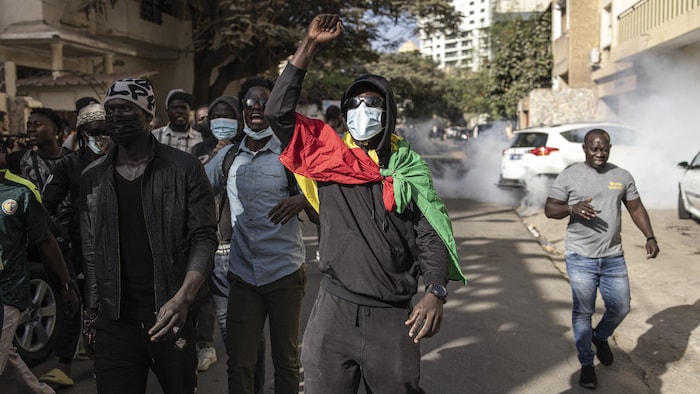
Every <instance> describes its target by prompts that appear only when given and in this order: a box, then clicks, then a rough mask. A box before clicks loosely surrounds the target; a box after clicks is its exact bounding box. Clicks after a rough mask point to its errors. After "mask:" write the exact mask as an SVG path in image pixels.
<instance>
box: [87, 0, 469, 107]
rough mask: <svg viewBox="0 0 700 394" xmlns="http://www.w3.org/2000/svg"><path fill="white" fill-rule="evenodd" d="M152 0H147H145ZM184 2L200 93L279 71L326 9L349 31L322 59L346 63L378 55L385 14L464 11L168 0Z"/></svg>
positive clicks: (330, 64)
mask: <svg viewBox="0 0 700 394" xmlns="http://www.w3.org/2000/svg"><path fill="white" fill-rule="evenodd" d="M115 1H125V0H83V5H82V10H83V11H87V10H88V9H89V8H93V9H95V10H96V11H98V12H102V13H105V14H106V15H107V16H108V15H109V8H110V7H108V6H107V5H108V4H113V3H114V2H115ZM141 1H145V0H141ZM161 1H162V2H163V3H162V4H166V5H171V6H173V5H175V4H184V7H185V8H186V12H185V13H184V15H186V17H188V18H190V19H191V22H192V31H193V42H194V48H195V49H194V51H195V53H194V67H195V81H194V86H193V88H192V92H193V94H194V95H195V97H197V98H198V99H199V101H203V102H204V101H210V100H212V99H213V98H215V97H218V96H219V95H221V94H222V92H223V91H224V89H225V88H226V86H228V84H229V83H231V82H233V81H237V80H240V79H243V78H247V77H250V76H253V75H256V74H270V75H275V74H276V73H277V66H278V64H279V63H280V61H282V60H284V59H285V58H287V57H288V56H289V55H291V54H292V53H293V52H294V50H295V48H296V46H297V44H298V43H299V40H300V39H301V38H302V36H303V34H304V31H305V30H306V27H307V26H308V25H309V23H310V22H311V20H312V18H313V17H314V16H316V15H317V14H320V13H336V14H340V15H341V19H342V21H343V28H344V34H343V36H342V37H341V38H340V39H339V40H336V41H334V42H333V43H331V44H329V45H328V46H327V48H324V49H323V50H322V51H319V55H318V57H317V59H316V60H315V62H314V64H315V67H320V66H319V65H323V66H324V67H325V68H327V69H330V68H334V69H339V70H344V69H347V68H348V65H349V64H365V63H368V62H371V61H374V60H377V59H378V54H377V53H376V52H374V51H373V50H372V48H371V45H370V43H372V42H375V41H377V40H378V39H380V38H381V37H380V31H381V29H380V28H379V27H380V26H378V21H386V20H389V21H392V22H395V23H400V22H401V21H405V20H406V18H409V19H411V18H417V17H421V18H424V17H425V18H427V17H430V23H428V24H426V25H425V26H423V28H424V29H425V30H426V31H433V30H436V29H448V30H449V29H456V28H457V27H458V26H459V23H460V20H461V15H460V14H459V13H457V12H456V11H455V10H454V8H453V7H452V5H451V2H450V1H448V0H424V1H418V2H415V1H409V0H366V1H354V0H256V1H240V0H179V1H175V0H161Z"/></svg>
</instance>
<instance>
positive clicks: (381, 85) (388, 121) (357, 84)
mask: <svg viewBox="0 0 700 394" xmlns="http://www.w3.org/2000/svg"><path fill="white" fill-rule="evenodd" d="M368 90H371V91H375V92H377V93H379V94H380V95H381V96H382V97H383V98H384V103H385V107H386V109H385V111H384V114H383V115H382V125H383V126H384V130H383V134H382V137H381V139H380V141H379V144H378V145H377V152H378V153H379V166H380V167H381V168H386V166H387V165H388V164H389V155H390V154H391V134H392V133H393V132H394V128H395V127H396V115H397V112H398V109H397V106H396V97H394V92H393V91H392V90H391V86H390V85H389V81H387V80H386V79H385V78H384V77H380V76H379V75H373V74H365V75H362V76H360V77H358V78H357V79H355V81H354V82H353V83H352V84H351V85H350V87H349V88H348V89H347V90H346V91H345V94H343V98H342V99H341V100H340V102H341V110H342V112H343V117H344V118H345V119H347V114H348V109H347V108H346V106H345V100H347V99H348V98H349V97H354V96H356V95H357V94H358V93H360V92H363V91H368Z"/></svg>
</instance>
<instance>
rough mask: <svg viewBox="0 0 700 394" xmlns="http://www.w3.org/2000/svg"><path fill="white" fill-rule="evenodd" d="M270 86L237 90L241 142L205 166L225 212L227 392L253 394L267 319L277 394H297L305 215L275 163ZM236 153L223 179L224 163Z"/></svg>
mask: <svg viewBox="0 0 700 394" xmlns="http://www.w3.org/2000/svg"><path fill="white" fill-rule="evenodd" d="M271 90H272V81H270V80H266V79H263V78H257V77H256V78H251V79H249V80H247V81H246V82H245V83H244V84H243V86H242V87H241V99H242V103H243V118H244V122H241V124H242V126H243V131H244V133H245V136H244V137H243V140H242V141H241V143H240V144H236V145H228V146H226V147H224V148H223V149H221V150H220V151H219V153H218V154H217V155H216V156H215V157H214V158H213V159H212V160H211V161H210V162H209V163H207V165H206V171H207V176H208V177H209V180H210V181H211V183H212V186H213V188H214V192H215V193H218V192H219V190H221V189H222V188H223V187H225V188H226V190H227V195H228V199H229V203H230V210H231V224H232V227H233V235H232V236H231V244H230V265H229V272H228V278H229V281H230V284H229V285H230V286H229V298H228V311H227V319H226V320H227V322H226V331H227V334H226V348H227V350H228V355H229V362H228V384H229V387H228V388H229V393H252V392H253V375H254V369H255V365H256V362H257V360H258V346H259V344H260V341H261V339H262V333H263V327H264V324H265V320H266V319H267V317H268V316H269V317H270V344H271V346H272V358H273V362H274V365H275V392H284V393H292V392H297V391H298V390H299V379H300V376H299V361H298V359H299V357H298V351H297V349H298V345H299V343H298V342H299V340H298V338H299V315H300V310H301V303H302V300H303V298H304V286H305V282H306V274H305V272H304V264H303V263H304V259H305V250H304V243H303V240H302V233H301V225H300V222H299V220H298V218H297V214H298V213H299V212H300V211H301V210H302V209H305V208H307V212H308V209H309V208H310V205H309V204H308V202H307V201H306V198H305V197H304V196H303V195H301V194H296V195H294V192H293V191H292V190H289V188H290V187H289V181H288V178H287V173H286V172H285V169H284V167H283V166H282V164H281V163H280V161H279V155H280V154H281V153H282V150H283V146H282V144H281V143H280V141H279V139H277V137H276V136H274V135H273V133H272V130H271V129H270V128H269V125H268V124H267V121H265V119H264V118H263V111H264V108H265V103H266V102H267V99H268V97H269V96H270V91H271ZM234 147H235V148H237V149H238V152H237V153H236V155H235V159H234V161H233V164H232V165H231V167H230V169H229V171H228V174H224V173H223V167H222V163H223V160H224V158H225V157H226V153H227V152H228V151H229V150H230V149H232V148H234Z"/></svg>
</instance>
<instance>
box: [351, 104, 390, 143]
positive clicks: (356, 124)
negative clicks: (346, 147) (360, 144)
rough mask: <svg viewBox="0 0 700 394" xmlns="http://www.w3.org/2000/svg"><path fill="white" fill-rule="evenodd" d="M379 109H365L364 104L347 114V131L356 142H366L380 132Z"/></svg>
mask: <svg viewBox="0 0 700 394" xmlns="http://www.w3.org/2000/svg"><path fill="white" fill-rule="evenodd" d="M382 112H384V111H383V110H382V109H381V108H375V107H367V106H366V105H365V103H364V102H362V103H360V105H359V106H358V107H357V108H354V109H349V110H348V114H347V118H348V119H347V125H348V131H349V132H350V135H352V138H354V139H355V140H356V141H367V140H369V139H370V138H372V137H374V136H375V135H377V134H379V133H380V132H381V131H382Z"/></svg>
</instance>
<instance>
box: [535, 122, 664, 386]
mask: <svg viewBox="0 0 700 394" xmlns="http://www.w3.org/2000/svg"><path fill="white" fill-rule="evenodd" d="M611 146H612V145H611V144H610V136H609V135H608V133H607V132H606V131H604V130H602V129H593V130H591V131H589V132H588V133H586V136H585V138H584V143H583V151H584V153H585V155H586V161H585V162H584V163H578V164H574V165H572V166H571V167H569V168H567V169H566V170H564V171H563V172H562V173H561V174H559V176H558V177H557V179H556V180H555V181H554V183H553V184H552V188H551V190H550V192H549V197H547V202H546V204H545V207H544V212H545V215H547V217H548V218H553V219H563V218H565V217H567V216H569V217H570V219H569V224H568V226H567V230H566V273H567V275H568V276H569V282H570V283H571V291H572V294H573V300H574V304H573V313H572V325H573V330H574V341H575V343H576V349H577V350H578V359H579V362H580V363H581V366H582V368H581V376H580V378H579V384H580V385H581V386H582V387H585V388H589V389H593V388H595V387H596V386H597V384H598V381H597V378H596V374H595V369H594V367H593V356H594V354H595V355H596V356H597V357H598V360H599V361H600V362H601V364H603V365H606V366H607V365H610V364H612V362H613V354H612V352H611V350H610V347H609V346H608V338H609V337H610V336H611V335H612V333H613V332H614V331H615V329H616V328H617V326H619V325H620V323H622V320H623V319H624V318H625V316H626V315H627V313H629V310H630V287H629V280H628V277H627V267H626V264H625V258H624V254H623V251H622V238H621V236H620V231H621V226H622V224H621V203H624V204H625V206H626V207H627V210H628V211H629V213H630V216H631V217H632V221H633V222H634V224H636V225H637V227H639V229H640V230H641V231H642V233H643V234H644V236H645V237H646V246H645V248H646V252H647V258H648V259H649V258H655V257H656V256H657V255H658V254H659V246H658V244H657V243H656V238H655V237H654V231H653V230H652V227H651V222H650V221H649V214H648V213H647V211H646V208H644V205H643V204H642V200H641V199H640V197H639V193H638V192H637V187H636V185H635V183H634V179H633V178H632V175H630V173H629V172H627V171H626V170H624V169H622V168H620V167H617V166H616V165H614V164H610V163H608V157H609V155H610V148H611ZM598 289H599V290H600V294H601V296H602V297H603V301H604V302H605V313H604V314H603V317H602V318H601V320H600V322H599V323H598V325H597V326H596V328H595V329H592V325H591V316H592V315H593V312H595V301H596V291H597V290H598ZM591 343H592V344H593V345H595V347H596V352H595V353H594V352H593V351H592V349H591Z"/></svg>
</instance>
